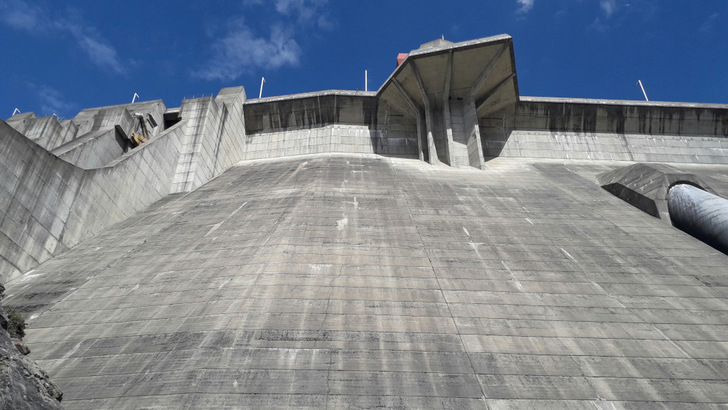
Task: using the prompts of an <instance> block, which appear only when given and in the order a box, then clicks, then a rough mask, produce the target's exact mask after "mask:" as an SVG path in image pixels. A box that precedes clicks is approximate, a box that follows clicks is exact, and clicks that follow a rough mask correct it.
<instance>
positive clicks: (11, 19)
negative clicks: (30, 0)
mask: <svg viewBox="0 0 728 410" xmlns="http://www.w3.org/2000/svg"><path fill="white" fill-rule="evenodd" d="M0 20H1V21H2V22H3V23H5V24H7V25H8V26H10V27H13V28H16V29H20V30H27V31H36V30H39V29H42V27H43V25H42V24H41V22H42V20H43V12H42V11H41V10H40V9H39V8H37V7H35V6H30V5H28V4H25V3H24V2H22V1H15V2H11V1H0Z"/></svg>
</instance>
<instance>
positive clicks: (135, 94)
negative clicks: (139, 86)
mask: <svg viewBox="0 0 728 410" xmlns="http://www.w3.org/2000/svg"><path fill="white" fill-rule="evenodd" d="M137 98H139V94H137V93H134V96H133V97H131V103H132V104H134V101H136V99H137Z"/></svg>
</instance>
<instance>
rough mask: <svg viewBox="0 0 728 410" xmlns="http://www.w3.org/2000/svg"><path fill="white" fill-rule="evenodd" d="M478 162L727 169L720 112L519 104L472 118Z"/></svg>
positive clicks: (578, 102)
mask: <svg viewBox="0 0 728 410" xmlns="http://www.w3.org/2000/svg"><path fill="white" fill-rule="evenodd" d="M479 124H480V132H481V134H482V138H483V147H484V151H485V156H486V157H498V156H507V157H522V158H554V159H592V160H617V161H634V162H679V163H703V164H726V163H728V155H726V154H728V105H725V104H693V103H666V102H645V101H613V100H588V99H566V98H537V97H520V99H519V101H518V103H517V104H514V105H512V106H510V107H507V108H505V109H503V110H500V111H498V112H493V113H491V114H487V115H484V116H481V117H479Z"/></svg>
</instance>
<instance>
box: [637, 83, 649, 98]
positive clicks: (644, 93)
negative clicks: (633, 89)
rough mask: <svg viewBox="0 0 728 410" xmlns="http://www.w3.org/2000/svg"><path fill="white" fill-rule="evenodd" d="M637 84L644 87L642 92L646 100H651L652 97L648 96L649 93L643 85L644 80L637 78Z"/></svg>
mask: <svg viewBox="0 0 728 410" xmlns="http://www.w3.org/2000/svg"><path fill="white" fill-rule="evenodd" d="M637 84H639V86H640V88H641V89H642V94H643V95H644V96H645V101H650V99H649V98H647V93H646V92H645V87H643V86H642V80H637Z"/></svg>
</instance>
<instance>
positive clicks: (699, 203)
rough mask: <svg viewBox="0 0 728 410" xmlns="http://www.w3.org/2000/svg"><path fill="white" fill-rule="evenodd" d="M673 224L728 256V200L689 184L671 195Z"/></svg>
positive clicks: (669, 205) (676, 187) (669, 197)
mask: <svg viewBox="0 0 728 410" xmlns="http://www.w3.org/2000/svg"><path fill="white" fill-rule="evenodd" d="M667 208H668V210H669V211H670V220H672V224H673V225H674V226H675V227H677V228H679V229H681V230H683V231H685V232H687V233H689V234H690V235H692V236H694V237H696V238H698V239H700V240H701V241H703V242H705V243H707V244H708V245H710V246H712V247H714V248H716V249H718V250H720V251H721V252H723V253H726V254H728V200H726V199H725V198H721V197H719V196H717V195H713V194H711V193H710V192H707V191H703V190H702V189H700V188H697V187H694V186H692V185H688V184H677V185H674V186H673V187H672V188H670V191H669V192H668V193H667Z"/></svg>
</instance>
